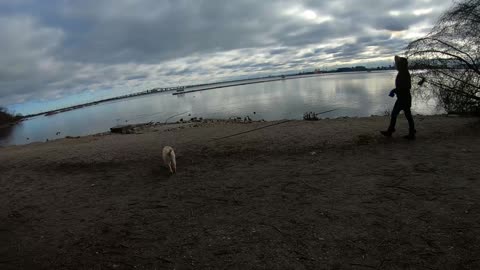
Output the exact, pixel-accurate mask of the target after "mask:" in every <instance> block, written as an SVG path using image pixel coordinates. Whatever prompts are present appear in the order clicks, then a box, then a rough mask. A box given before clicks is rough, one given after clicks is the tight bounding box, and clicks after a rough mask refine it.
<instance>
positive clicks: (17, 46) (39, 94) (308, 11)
mask: <svg viewBox="0 0 480 270" xmlns="http://www.w3.org/2000/svg"><path fill="white" fill-rule="evenodd" d="M450 5H451V1H450V0H436V1H430V0H416V1H414V0H403V1H399V0H390V1H377V0H360V1H358V0H337V1H313V0H299V1H287V0H269V1H258V0H239V1H224V0H195V1H193V0H165V1H157V0H137V1H133V0H95V1H93V0H82V1H74V0H52V1H48V2H44V1H34V0H17V1H9V0H0V38H1V40H2V42H0V105H9V104H16V103H17V104H18V103H20V104H21V103H25V104H27V103H29V102H33V101H38V100H51V99H59V98H64V97H68V96H72V95H82V94H83V95H85V93H93V92H99V91H100V92H102V93H106V94H104V95H109V96H114V95H117V94H122V93H127V92H131V91H140V90H144V89H148V88H150V87H157V86H169V85H177V84H191V83H198V82H207V81H216V80H220V79H225V78H235V77H244V76H254V75H257V74H273V73H278V72H284V71H289V70H302V69H311V68H322V67H323V68H327V67H334V66H339V65H351V64H360V63H361V64H369V63H370V64H378V63H389V62H390V59H391V56H392V55H393V54H396V53H401V51H402V49H403V48H404V47H405V46H406V44H407V43H408V41H410V40H412V39H413V38H415V37H419V36H421V35H422V34H425V33H426V32H427V31H428V30H429V29H430V27H431V26H432V24H433V23H434V22H435V20H436V18H437V17H438V16H439V14H441V13H442V12H443V11H444V10H445V9H446V8H448V7H449V6H450ZM386 61H388V62H386ZM16 108H19V107H18V106H17V107H16ZM20 108H21V106H20Z"/></svg>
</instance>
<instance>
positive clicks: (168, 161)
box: [162, 146, 177, 173]
mask: <svg viewBox="0 0 480 270" xmlns="http://www.w3.org/2000/svg"><path fill="white" fill-rule="evenodd" d="M162 156H163V162H164V163H165V166H167V167H168V169H169V170H170V173H176V172H177V161H176V160H175V151H173V148H172V147H170V146H165V147H163V151H162Z"/></svg>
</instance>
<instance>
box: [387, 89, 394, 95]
mask: <svg viewBox="0 0 480 270" xmlns="http://www.w3.org/2000/svg"><path fill="white" fill-rule="evenodd" d="M388 95H389V96H391V97H394V96H395V89H393V90H392V91H390V94H388Z"/></svg>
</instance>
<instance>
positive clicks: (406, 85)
mask: <svg viewBox="0 0 480 270" xmlns="http://www.w3.org/2000/svg"><path fill="white" fill-rule="evenodd" d="M411 88H412V79H411V77H410V72H408V70H407V71H400V72H398V74H397V78H396V79H395V89H394V92H395V94H396V95H397V98H398V99H400V100H405V101H411V99H412V96H411V94H410V89H411Z"/></svg>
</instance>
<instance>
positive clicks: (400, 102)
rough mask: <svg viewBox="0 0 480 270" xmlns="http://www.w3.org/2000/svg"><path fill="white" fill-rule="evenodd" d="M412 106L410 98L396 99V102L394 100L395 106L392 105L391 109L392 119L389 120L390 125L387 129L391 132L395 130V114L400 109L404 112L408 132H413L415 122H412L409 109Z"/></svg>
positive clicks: (396, 114)
mask: <svg viewBox="0 0 480 270" xmlns="http://www.w3.org/2000/svg"><path fill="white" fill-rule="evenodd" d="M411 106H412V100H411V99H409V98H405V99H400V98H399V99H397V102H395V106H393V110H392V119H391V120H390V126H389V127H388V130H389V131H391V132H394V131H395V124H396V123H397V116H398V114H399V113H400V111H402V110H403V112H404V113H405V117H406V118H407V120H408V127H409V130H410V133H415V123H414V122H413V116H412V112H411V111H410V107H411Z"/></svg>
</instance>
